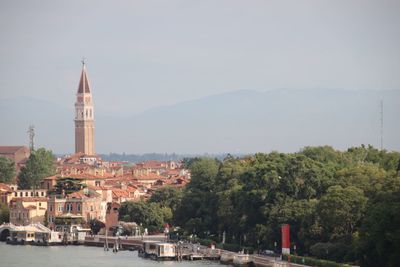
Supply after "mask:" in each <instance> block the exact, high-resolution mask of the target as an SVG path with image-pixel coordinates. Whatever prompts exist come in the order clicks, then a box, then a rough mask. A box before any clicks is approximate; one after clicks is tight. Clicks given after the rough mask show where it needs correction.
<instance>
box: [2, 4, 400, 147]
mask: <svg viewBox="0 0 400 267" xmlns="http://www.w3.org/2000/svg"><path fill="white" fill-rule="evenodd" d="M44 3H46V4H45V5H43V6H38V5H34V4H32V3H29V2H27V3H23V4H22V3H17V2H13V3H7V2H2V3H0V7H1V8H0V22H1V23H0V29H1V31H2V35H1V36H0V43H1V46H0V57H1V58H2V60H1V62H0V81H1V82H0V92H1V94H0V111H1V113H0V121H2V123H3V126H4V128H5V130H4V131H2V133H0V140H1V142H2V143H3V144H13V145H24V144H27V143H28V139H27V135H26V130H27V129H28V127H29V125H31V124H33V125H35V126H36V143H37V145H38V146H43V147H46V148H48V149H52V150H53V151H54V153H57V154H61V153H72V152H73V138H71V136H72V131H73V122H72V120H73V115H71V113H72V112H73V110H72V109H73V103H74V101H75V97H76V95H75V93H76V89H77V87H78V82H79V71H80V67H79V66H80V63H79V61H80V59H81V58H82V57H86V62H87V66H88V71H89V76H90V82H91V86H92V88H93V100H94V102H95V106H96V120H97V123H98V124H96V125H97V126H96V136H95V139H96V144H97V147H98V151H97V152H99V153H103V154H107V153H110V152H115V153H123V152H125V153H129V154H130V153H133V154H142V153H151V152H158V153H173V152H175V153H180V154H186V153H189V154H203V153H238V154H242V153H255V152H269V151H272V150H278V151H282V152H294V151H298V150H299V149H301V148H302V147H305V146H317V145H331V146H333V147H334V148H336V149H346V148H348V147H351V146H359V145H361V144H366V145H367V144H371V145H373V146H375V147H378V148H380V141H379V140H380V137H381V134H380V128H381V126H380V120H381V117H380V112H381V110H380V102H381V101H382V100H383V102H384V108H383V111H384V127H383V139H384V142H383V144H384V145H383V148H386V149H388V150H396V151H399V150H400V143H399V142H400V141H399V140H398V138H397V136H399V135H400V126H398V123H397V122H398V120H397V119H396V116H397V115H396V114H399V113H400V107H399V105H398V104H396V103H398V102H400V96H399V92H400V78H399V77H400V76H399V75H398V74H397V70H398V69H400V65H399V64H400V53H399V51H398V47H399V46H400V34H399V32H398V30H397V27H396V25H399V24H400V18H399V16H397V12H396V11H397V10H399V8H400V3H399V2H397V1H385V4H380V3H377V2H375V1H363V5H359V4H357V3H355V2H354V3H350V2H347V1H335V3H333V2H332V3H331V2H326V3H325V2H324V3H322V2H321V3H311V2H308V1H296V3H293V2H283V1H279V2H277V1H270V2H264V1H254V2H252V3H251V4H248V3H246V4H244V3H242V2H240V1H229V2H227V1H221V2H218V3H216V2H215V1H202V2H201V3H195V2H188V3H182V2H180V1H168V3H163V4H160V3H158V2H156V1H146V2H140V1H122V2H120V3H119V4H118V5H115V6H111V7H110V6H109V5H106V4H103V3H98V2H96V4H94V2H91V1H86V2H85V3H81V2H80V1H69V2H68V4H65V3H64V4H59V5H55V4H54V3H52V2H50V1H49V2H44ZM287 4H290V5H287ZM22 5H23V6H22ZM288 6H290V7H292V8H288ZM89 10H90V12H88V11H89ZM17 13H18V14H19V16H15V14H17ZM107 18H112V19H107ZM48 21H51V22H52V23H48ZM26 44H29V45H26ZM288 92H289V93H288ZM310 92H311V93H310ZM335 92H338V93H337V94H335ZM285 94H286V96H285ZM321 94H322V96H321V97H322V99H321V98H320V95H321ZM329 98H332V99H335V101H336V103H333V104H332V103H331V102H330V99H329ZM260 99H262V100H263V101H264V102H261V101H260ZM297 99H299V100H298V101H297ZM320 101H321V102H320ZM319 102H320V103H319ZM331 105H332V106H331ZM272 107H273V108H272ZM211 109H212V111H211ZM237 109H240V110H237ZM51 114H53V116H51ZM349 114H351V115H349ZM166 115H167V116H168V117H164V116H166ZM233 118H237V121H235V122H232V120H233ZM279 118H280V119H279ZM49 121H52V124H53V125H54V127H50V126H49V125H48V123H47V122H49ZM343 129H345V131H344V130H343Z"/></svg>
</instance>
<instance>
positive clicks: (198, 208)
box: [175, 158, 219, 235]
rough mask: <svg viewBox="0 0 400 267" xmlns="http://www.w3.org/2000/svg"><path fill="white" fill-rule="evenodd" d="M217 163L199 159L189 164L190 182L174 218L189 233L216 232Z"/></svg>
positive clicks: (211, 160)
mask: <svg viewBox="0 0 400 267" xmlns="http://www.w3.org/2000/svg"><path fill="white" fill-rule="evenodd" d="M218 168H219V162H217V161H216V160H214V159H210V158H201V159H197V160H195V161H193V162H192V163H191V164H190V171H191V181H190V183H189V184H188V185H187V186H186V189H185V193H184V197H183V198H182V201H181V203H182V204H181V205H180V207H179V208H178V209H177V212H176V216H175V217H176V218H177V220H178V221H179V222H180V223H181V225H182V226H184V227H185V229H186V230H187V231H189V232H191V233H192V232H195V233H197V234H198V235H202V234H203V233H204V232H208V231H216V228H217V224H216V217H215V214H216V209H217V207H216V205H215V204H216V201H217V197H216V186H215V179H216V177H217V174H218Z"/></svg>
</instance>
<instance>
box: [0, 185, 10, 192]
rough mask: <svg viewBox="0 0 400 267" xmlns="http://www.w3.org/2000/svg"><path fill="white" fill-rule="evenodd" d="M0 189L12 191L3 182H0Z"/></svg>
mask: <svg viewBox="0 0 400 267" xmlns="http://www.w3.org/2000/svg"><path fill="white" fill-rule="evenodd" d="M0 191H2V192H12V190H11V188H10V187H9V186H8V185H7V184H4V183H0Z"/></svg>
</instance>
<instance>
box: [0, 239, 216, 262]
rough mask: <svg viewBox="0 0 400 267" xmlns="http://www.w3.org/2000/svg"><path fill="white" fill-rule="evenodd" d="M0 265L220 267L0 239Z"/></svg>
mask: <svg viewBox="0 0 400 267" xmlns="http://www.w3.org/2000/svg"><path fill="white" fill-rule="evenodd" d="M0 266H1V267H67V266H68V267H134V266H138V267H150V266H152V267H154V266H157V267H167V266H171V267H172V266H173V267H175V266H176V267H200V266H208V267H217V266H218V267H221V265H220V264H218V263H217V262H209V261H194V262H191V261H182V262H176V261H165V262H156V261H152V260H147V259H142V258H139V257H138V255H137V252H136V251H135V252H132V251H120V252H118V253H113V252H112V251H104V250H103V248H101V247H85V246H66V247H64V246H52V247H37V246H29V245H26V246H22V245H15V246H13V245H7V244H6V243H4V242H0Z"/></svg>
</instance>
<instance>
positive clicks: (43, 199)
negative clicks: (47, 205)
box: [11, 197, 48, 202]
mask: <svg viewBox="0 0 400 267" xmlns="http://www.w3.org/2000/svg"><path fill="white" fill-rule="evenodd" d="M47 200H48V198H47V197H14V198H13V199H12V200H11V201H13V202H19V201H23V202H40V201H43V202H47Z"/></svg>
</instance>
